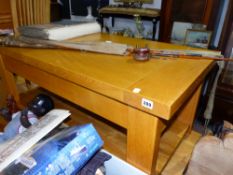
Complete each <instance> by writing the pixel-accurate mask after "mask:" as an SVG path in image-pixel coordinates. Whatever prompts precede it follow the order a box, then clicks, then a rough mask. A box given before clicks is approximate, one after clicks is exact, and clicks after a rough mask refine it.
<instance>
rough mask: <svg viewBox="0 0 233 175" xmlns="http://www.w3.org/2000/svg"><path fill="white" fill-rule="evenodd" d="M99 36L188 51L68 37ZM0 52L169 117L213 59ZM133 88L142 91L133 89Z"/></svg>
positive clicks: (196, 84)
mask: <svg viewBox="0 0 233 175" xmlns="http://www.w3.org/2000/svg"><path fill="white" fill-rule="evenodd" d="M100 40H102V41H107V40H108V41H115V42H119V43H127V44H129V45H135V44H136V43H137V44H139V45H141V46H144V45H145V44H148V46H149V47H150V48H157V49H165V48H166V49H187V50H188V49H190V47H184V46H176V45H171V44H166V43H159V42H154V41H148V40H138V39H133V38H125V37H121V36H116V35H106V34H94V35H89V36H84V37H80V38H78V39H73V40H72V41H100ZM0 52H1V53H3V54H4V55H6V56H9V57H12V58H14V59H15V60H19V61H21V62H24V63H26V64H29V65H31V66H33V67H36V68H39V69H41V70H44V71H46V72H49V73H51V74H54V75H55V76H58V77H60V78H64V79H66V80H68V81H71V82H73V83H75V84H78V85H80V86H83V87H85V88H87V89H90V90H92V91H95V92H97V93H99V94H103V95H105V96H107V97H110V98H112V99H115V100H117V101H120V102H122V103H125V104H127V105H130V106H133V107H136V108H138V109H140V110H143V111H146V112H148V113H151V114H153V115H156V116H159V117H161V118H164V119H167V120H168V119H170V118H171V117H172V115H173V114H174V113H175V112H176V111H177V110H178V109H179V107H180V106H181V105H182V104H183V103H184V102H185V100H187V98H188V97H189V96H190V95H191V94H192V93H193V91H194V89H196V88H197V87H198V85H199V84H200V83H201V81H202V80H203V79H204V76H205V75H206V73H207V72H208V71H209V70H210V68H211V67H212V65H213V64H212V63H213V61H210V60H188V59H177V60H162V59H151V60H149V61H147V62H139V61H135V60H134V59H133V58H132V56H117V55H105V54H97V53H90V52H83V51H82V52H80V51H71V50H56V49H54V50H52V49H28V48H7V47H5V48H0ZM28 73H30V72H28ZM48 83H49V82H48ZM61 86H62V85H61ZM135 88H139V89H140V90H141V91H140V92H139V93H134V92H133V90H134V89H135ZM67 90H68V89H67ZM77 98H78V97H77ZM142 98H145V99H148V100H151V101H152V102H153V109H147V108H145V107H143V106H142V105H141V102H142Z"/></svg>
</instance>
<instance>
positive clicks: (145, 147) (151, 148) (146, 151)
mask: <svg viewBox="0 0 233 175" xmlns="http://www.w3.org/2000/svg"><path fill="white" fill-rule="evenodd" d="M161 129H162V122H161V121H160V120H159V119H158V118H157V117H155V116H151V115H149V114H147V113H144V112H142V111H139V110H137V109H133V108H130V109H129V113H128V126H127V161H128V162H129V163H131V164H132V165H134V166H136V167H137V168H139V169H141V170H143V171H145V172H146V173H148V174H151V175H154V174H155V173H156V171H155V170H156V167H155V165H156V160H157V155H158V150H159V141H160V135H161Z"/></svg>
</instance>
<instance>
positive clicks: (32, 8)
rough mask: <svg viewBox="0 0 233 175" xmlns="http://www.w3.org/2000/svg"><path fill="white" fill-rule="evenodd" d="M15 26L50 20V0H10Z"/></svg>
mask: <svg viewBox="0 0 233 175" xmlns="http://www.w3.org/2000/svg"><path fill="white" fill-rule="evenodd" d="M10 5H11V14H12V21H13V28H14V31H15V34H16V35H18V27H19V26H24V25H33V24H47V23H49V22H50V0H10Z"/></svg>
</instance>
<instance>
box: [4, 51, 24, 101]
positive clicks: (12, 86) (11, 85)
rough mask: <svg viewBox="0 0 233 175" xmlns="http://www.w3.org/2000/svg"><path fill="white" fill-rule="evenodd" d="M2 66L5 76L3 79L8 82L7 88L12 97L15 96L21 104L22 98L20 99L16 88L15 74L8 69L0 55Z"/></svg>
mask: <svg viewBox="0 0 233 175" xmlns="http://www.w3.org/2000/svg"><path fill="white" fill-rule="evenodd" d="M0 64H1V67H2V71H3V74H4V75H3V78H4V81H5V82H6V87H7V89H8V92H9V94H10V95H13V97H14V99H15V101H16V103H17V104H20V98H19V93H18V90H17V87H16V82H15V77H14V74H13V73H12V72H10V71H8V70H7V69H6V67H5V65H4V59H3V57H2V56H1V55H0Z"/></svg>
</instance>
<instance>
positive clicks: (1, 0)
mask: <svg viewBox="0 0 233 175" xmlns="http://www.w3.org/2000/svg"><path fill="white" fill-rule="evenodd" d="M4 28H12V18H11V8H10V2H9V0H0V29H4Z"/></svg>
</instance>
